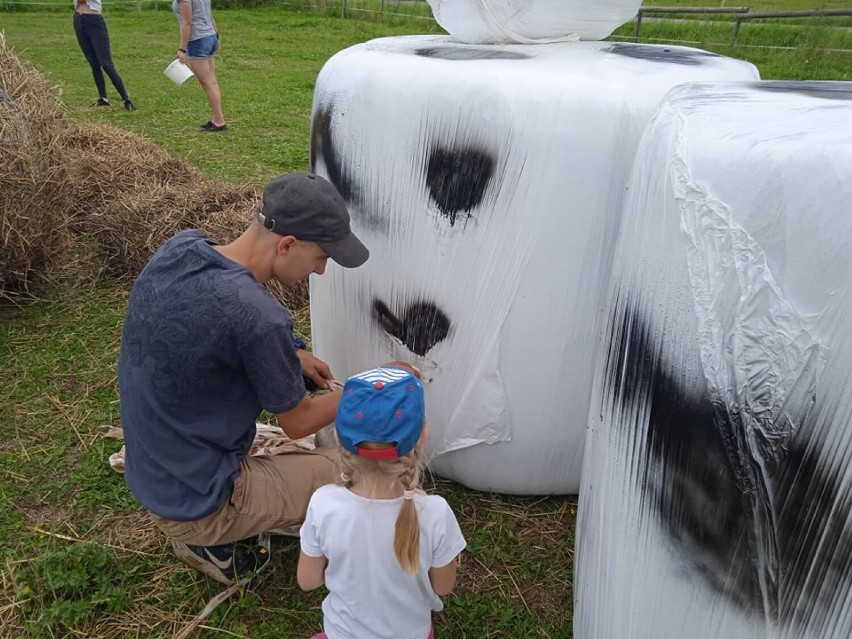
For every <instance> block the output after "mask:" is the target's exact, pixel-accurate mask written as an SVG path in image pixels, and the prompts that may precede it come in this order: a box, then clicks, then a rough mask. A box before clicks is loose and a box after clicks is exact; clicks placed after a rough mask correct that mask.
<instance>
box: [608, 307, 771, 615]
mask: <svg viewBox="0 0 852 639" xmlns="http://www.w3.org/2000/svg"><path fill="white" fill-rule="evenodd" d="M613 338H614V341H613V342H612V349H611V351H610V356H609V358H608V360H607V383H608V391H609V393H610V394H611V395H612V396H613V397H614V398H615V399H616V401H617V402H618V403H619V404H620V405H621V412H622V414H623V415H624V414H630V413H631V412H632V411H633V410H635V409H636V407H637V406H638V405H639V404H640V402H641V401H642V398H645V397H647V398H649V403H650V417H649V424H648V433H647V440H648V441H647V449H646V450H647V452H648V454H649V457H650V458H649V459H648V460H647V467H648V474H647V475H646V476H645V477H644V478H642V481H643V491H644V498H645V499H648V500H649V502H650V503H649V504H648V505H649V506H650V507H651V508H653V509H656V510H657V512H658V513H659V515H660V520H661V524H662V526H663V529H664V530H665V532H666V533H667V534H668V535H669V536H670V538H671V539H672V540H673V542H674V543H675V545H676V546H677V547H678V549H679V550H680V552H681V553H682V555H683V556H684V558H685V560H686V561H687V563H688V564H689V566H690V567H691V568H692V570H694V571H695V572H696V573H698V574H699V575H701V576H702V577H703V578H704V579H705V580H706V581H707V582H708V583H709V584H710V585H711V586H712V587H713V588H714V589H716V590H717V591H719V592H721V593H724V594H725V595H726V596H727V597H729V598H730V599H731V600H732V601H734V602H736V604H737V605H738V606H740V607H741V608H744V609H749V610H760V609H762V601H761V596H760V589H759V585H758V580H757V573H756V572H755V569H754V566H753V565H751V564H750V563H749V562H748V561H743V558H744V557H748V556H749V551H750V549H752V548H753V546H754V539H753V538H752V536H751V535H750V527H749V526H748V520H747V516H746V510H745V505H744V503H743V500H742V498H741V496H740V494H739V491H738V489H737V484H736V482H735V481H734V476H733V473H732V469H731V465H730V462H729V460H728V459H727V456H726V454H725V449H724V446H723V445H722V442H721V439H720V437H719V431H718V430H717V429H716V425H715V422H714V414H713V408H712V406H711V405H710V400H709V397H707V396H706V395H701V396H693V395H691V394H689V393H687V392H686V391H685V389H683V388H681V387H680V385H679V384H678V381H679V380H677V379H674V378H672V377H670V376H669V375H667V374H666V373H665V372H664V369H663V367H662V366H661V363H660V361H659V356H658V354H657V352H656V346H655V344H654V343H653V342H652V336H651V334H650V333H649V331H648V330H647V328H646V325H645V323H644V322H643V321H642V319H641V318H640V317H639V315H638V313H637V312H636V311H635V310H633V309H628V311H627V312H626V314H625V317H624V318H623V322H622V323H621V324H620V326H619V327H618V331H617V334H616V335H614V336H613Z"/></svg>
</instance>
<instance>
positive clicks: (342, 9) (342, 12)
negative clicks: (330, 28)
mask: <svg viewBox="0 0 852 639" xmlns="http://www.w3.org/2000/svg"><path fill="white" fill-rule="evenodd" d="M340 17H341V18H345V17H346V0H343V3H342V4H341V6H340Z"/></svg>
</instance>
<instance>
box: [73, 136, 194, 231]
mask: <svg viewBox="0 0 852 639" xmlns="http://www.w3.org/2000/svg"><path fill="white" fill-rule="evenodd" d="M62 147H63V152H64V154H65V156H66V161H65V164H66V167H67V172H68V177H69V185H68V188H67V190H66V198H67V206H68V209H69V211H70V213H71V216H72V220H73V222H74V223H75V225H76V224H77V223H78V222H79V221H80V220H81V219H84V218H85V217H86V216H87V215H89V214H93V215H97V214H98V213H99V212H100V211H102V210H104V209H105V208H108V207H109V206H111V205H112V204H113V203H114V202H115V201H116V200H119V199H121V198H125V199H126V198H127V197H128V196H130V195H131V194H133V193H136V192H152V191H154V190H156V189H157V188H160V187H162V188H165V189H177V188H183V187H184V186H185V185H188V184H197V183H199V182H201V181H202V178H201V174H200V173H199V172H198V171H197V170H196V169H194V168H193V167H192V166H191V165H190V164H189V162H187V161H186V160H184V159H182V158H178V157H175V156H173V155H171V154H169V153H167V152H166V151H165V150H163V149H161V148H160V147H159V146H157V145H156V144H155V143H154V142H153V141H151V140H149V139H148V138H145V137H142V136H140V135H137V134H135V133H131V132H129V131H125V130H123V129H119V128H116V127H113V126H107V125H99V124H91V123H82V124H79V125H77V126H75V127H73V128H69V129H68V132H67V133H66V135H65V137H64V139H63V140H62Z"/></svg>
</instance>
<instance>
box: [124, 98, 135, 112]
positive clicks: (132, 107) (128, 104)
mask: <svg viewBox="0 0 852 639" xmlns="http://www.w3.org/2000/svg"><path fill="white" fill-rule="evenodd" d="M124 108H125V109H127V110H128V111H135V110H136V105H135V104H133V102H131V101H130V98H128V99H127V100H125V101H124Z"/></svg>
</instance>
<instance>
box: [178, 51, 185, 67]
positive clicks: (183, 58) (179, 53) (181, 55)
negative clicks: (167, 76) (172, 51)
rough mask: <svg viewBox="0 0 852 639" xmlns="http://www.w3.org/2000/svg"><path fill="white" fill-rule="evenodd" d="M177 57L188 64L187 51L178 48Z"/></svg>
mask: <svg viewBox="0 0 852 639" xmlns="http://www.w3.org/2000/svg"><path fill="white" fill-rule="evenodd" d="M177 59H178V60H180V61H181V62H183V63H184V64H186V52H185V51H181V50H180V49H178V52H177Z"/></svg>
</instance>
